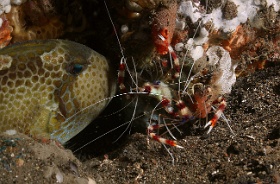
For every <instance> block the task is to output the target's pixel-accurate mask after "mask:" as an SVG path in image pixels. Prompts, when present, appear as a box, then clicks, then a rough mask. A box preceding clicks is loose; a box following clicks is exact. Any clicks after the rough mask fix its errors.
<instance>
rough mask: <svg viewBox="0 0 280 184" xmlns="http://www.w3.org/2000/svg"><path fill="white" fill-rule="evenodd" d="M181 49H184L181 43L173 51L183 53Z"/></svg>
mask: <svg viewBox="0 0 280 184" xmlns="http://www.w3.org/2000/svg"><path fill="white" fill-rule="evenodd" d="M183 49H184V44H183V43H182V42H179V43H177V44H176V45H175V50H176V51H177V52H180V51H183Z"/></svg>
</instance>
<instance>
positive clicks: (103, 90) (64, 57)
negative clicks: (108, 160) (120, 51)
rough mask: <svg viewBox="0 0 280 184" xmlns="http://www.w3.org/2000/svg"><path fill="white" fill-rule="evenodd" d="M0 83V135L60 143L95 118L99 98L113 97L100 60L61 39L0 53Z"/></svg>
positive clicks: (99, 108) (105, 64)
mask: <svg viewBox="0 0 280 184" xmlns="http://www.w3.org/2000/svg"><path fill="white" fill-rule="evenodd" d="M19 53H20V54H19ZM70 53H71V54H70ZM0 84H1V88H0V130H1V131H4V130H8V129H16V130H17V131H19V132H22V133H26V134H31V135H34V136H36V137H39V138H41V137H43V138H53V139H56V140H58V141H60V142H61V143H65V142H66V141H67V140H69V139H70V138H72V137H73V136H75V135H76V134H77V133H79V132H80V131H81V130H82V129H84V128H85V127H86V126H87V125H88V124H89V123H90V122H91V121H92V120H93V119H94V118H96V117H97V116H98V114H99V113H100V112H101V111H102V110H103V109H104V107H105V106H106V105H107V103H108V100H104V99H106V98H107V97H109V96H112V95H113V94H114V93H115V83H114V80H111V76H110V68H109V65H108V62H107V61H106V59H105V58H104V57H103V56H101V55H100V54H98V53H96V52H94V51H93V50H91V49H89V48H87V47H85V46H83V45H80V44H77V43H75V42H70V41H62V40H47V41H32V42H26V43H23V44H17V45H14V46H10V47H6V48H4V49H2V50H1V51H0Z"/></svg>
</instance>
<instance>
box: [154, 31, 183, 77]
mask: <svg viewBox="0 0 280 184" xmlns="http://www.w3.org/2000/svg"><path fill="white" fill-rule="evenodd" d="M158 36H159V38H160V39H161V40H162V41H163V42H165V43H166V45H167V48H168V52H169V53H170V54H171V56H172V58H173V62H174V70H175V74H174V77H175V78H179V75H180V62H179V59H178V57H177V54H176V53H175V51H174V49H173V48H172V47H171V45H170V44H169V43H168V41H167V40H166V39H165V38H164V36H162V35H158Z"/></svg>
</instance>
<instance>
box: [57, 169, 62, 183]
mask: <svg viewBox="0 0 280 184" xmlns="http://www.w3.org/2000/svg"><path fill="white" fill-rule="evenodd" d="M55 178H56V182H57V183H62V182H63V175H62V173H61V172H57V173H56V175H55Z"/></svg>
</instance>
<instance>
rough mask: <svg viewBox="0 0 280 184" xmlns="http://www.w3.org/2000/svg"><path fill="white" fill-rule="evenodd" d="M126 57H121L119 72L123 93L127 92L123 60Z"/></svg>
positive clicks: (119, 81) (120, 86)
mask: <svg viewBox="0 0 280 184" xmlns="http://www.w3.org/2000/svg"><path fill="white" fill-rule="evenodd" d="M123 60H124V58H122V59H121V62H120V66H119V72H118V83H119V88H120V90H121V92H122V93H126V92H127V91H126V87H125V85H124V77H125V62H124V61H123Z"/></svg>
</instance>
